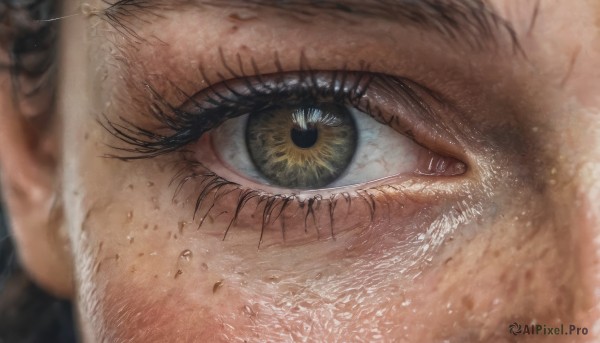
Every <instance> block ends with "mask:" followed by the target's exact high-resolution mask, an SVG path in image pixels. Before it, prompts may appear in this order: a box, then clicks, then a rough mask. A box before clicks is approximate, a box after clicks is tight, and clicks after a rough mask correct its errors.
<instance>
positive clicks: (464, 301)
mask: <svg viewBox="0 0 600 343" xmlns="http://www.w3.org/2000/svg"><path fill="white" fill-rule="evenodd" d="M461 302H462V304H463V305H464V306H465V307H466V308H467V310H472V309H473V306H474V305H475V304H474V303H473V299H472V298H471V297H470V296H468V295H465V296H464V297H462V300H461Z"/></svg>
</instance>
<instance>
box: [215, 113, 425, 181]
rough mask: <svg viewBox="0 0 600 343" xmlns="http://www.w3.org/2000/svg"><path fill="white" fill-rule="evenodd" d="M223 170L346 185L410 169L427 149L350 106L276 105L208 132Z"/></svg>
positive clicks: (265, 177)
mask: <svg viewBox="0 0 600 343" xmlns="http://www.w3.org/2000/svg"><path fill="white" fill-rule="evenodd" d="M211 135H212V140H213V147H214V149H215V151H216V153H217V155H218V156H219V157H220V160H221V161H222V162H223V163H224V164H225V165H226V166H227V169H229V170H231V171H233V172H234V173H237V174H238V175H240V176H242V177H244V178H248V179H250V180H252V181H254V182H256V183H259V184H267V185H272V186H275V187H282V188H288V189H319V188H326V187H327V188H332V187H341V186H348V185H354V184H360V183H366V182H369V181H373V180H377V179H382V178H385V177H388V176H394V175H399V174H406V173H412V172H415V170H417V167H418V165H419V161H420V159H421V158H422V156H426V155H428V153H429V150H427V149H425V148H423V147H421V146H419V145H418V144H416V143H415V142H414V141H413V140H412V139H410V138H408V137H406V136H404V135H402V134H400V133H398V132H397V131H395V130H394V129H392V128H391V127H389V126H388V125H385V124H382V123H379V122H377V121H376V120H375V119H373V118H372V117H371V116H369V115H367V114H366V113H363V112H360V111H358V110H357V109H355V108H353V107H351V106H344V105H341V104H333V103H325V104H312V105H294V106H277V107H274V108H271V109H268V110H266V111H263V112H260V113H252V114H249V115H246V116H242V117H238V118H235V119H231V120H228V121H227V122H225V123H223V124H222V125H221V126H220V127H218V128H217V129H215V130H214V131H213V132H212V133H211Z"/></svg>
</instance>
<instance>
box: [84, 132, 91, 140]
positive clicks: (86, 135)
mask: <svg viewBox="0 0 600 343" xmlns="http://www.w3.org/2000/svg"><path fill="white" fill-rule="evenodd" d="M89 138H90V134H89V133H87V132H86V133H85V134H84V135H83V140H85V141H87V140H88V139H89Z"/></svg>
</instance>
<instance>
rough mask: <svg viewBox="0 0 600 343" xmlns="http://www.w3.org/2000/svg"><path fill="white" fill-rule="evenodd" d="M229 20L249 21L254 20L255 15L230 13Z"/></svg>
mask: <svg viewBox="0 0 600 343" xmlns="http://www.w3.org/2000/svg"><path fill="white" fill-rule="evenodd" d="M229 19H231V20H234V21H249V20H253V19H256V15H255V14H254V13H251V12H241V13H232V14H230V15H229Z"/></svg>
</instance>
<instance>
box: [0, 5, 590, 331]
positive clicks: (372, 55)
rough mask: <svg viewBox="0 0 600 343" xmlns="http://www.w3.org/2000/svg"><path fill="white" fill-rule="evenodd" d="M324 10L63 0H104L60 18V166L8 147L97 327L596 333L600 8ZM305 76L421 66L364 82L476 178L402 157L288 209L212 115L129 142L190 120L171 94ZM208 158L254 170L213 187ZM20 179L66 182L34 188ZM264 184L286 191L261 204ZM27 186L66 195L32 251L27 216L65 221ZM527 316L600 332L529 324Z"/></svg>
mask: <svg viewBox="0 0 600 343" xmlns="http://www.w3.org/2000/svg"><path fill="white" fill-rule="evenodd" d="M392 3H396V4H398V6H400V7H401V4H402V3H403V1H396V2H392ZM449 3H454V2H449ZM467 3H468V2H465V3H464V4H467ZM473 3H476V2H473ZM353 5H354V6H355V7H352V6H353ZM144 6H148V7H144ZM311 6H313V7H311ZM314 6H315V5H314V4H313V5H311V4H310V3H304V2H301V1H299V2H293V4H292V5H291V6H290V7H291V8H292V9H290V7H285V6H281V7H280V6H277V5H273V3H271V5H269V2H264V3H263V2H260V1H257V2H246V3H244V2H238V1H220V2H209V1H173V2H169V3H164V2H163V3H157V4H154V3H152V4H150V3H145V2H142V1H132V2H124V3H122V4H121V7H118V6H117V7H110V8H108V9H107V7H108V4H106V3H104V2H101V1H94V2H89V3H85V4H82V3H80V2H78V1H75V0H72V1H67V2H66V3H64V4H62V7H63V9H62V12H63V14H64V15H68V14H71V13H80V12H83V14H80V15H77V16H74V17H71V18H68V19H66V20H64V21H62V23H61V25H62V26H61V29H60V30H61V31H60V36H61V41H60V42H61V43H60V48H59V51H60V55H59V59H58V70H60V78H59V84H58V93H57V105H56V111H55V112H56V113H55V114H54V115H55V118H56V128H57V129H56V130H52V135H53V138H52V139H51V141H52V142H54V145H53V144H48V145H49V146H50V147H52V148H48V149H47V150H50V151H52V155H54V156H55V159H56V161H57V162H56V165H53V166H52V168H50V169H51V170H52V171H50V172H39V171H38V173H41V174H43V175H42V176H38V175H37V174H32V175H28V174H27V172H28V171H31V170H35V168H32V167H31V166H33V165H37V164H38V163H37V162H30V161H20V162H18V163H17V162H14V161H15V160H16V157H13V156H14V154H17V153H16V152H13V153H11V152H7V151H6V150H7V149H3V150H0V156H1V157H2V158H3V159H2V160H1V162H2V168H3V173H4V174H3V177H4V179H3V185H5V184H6V185H9V186H12V187H7V188H8V189H9V190H8V191H5V192H7V193H8V194H7V195H6V198H7V199H8V205H9V210H10V211H11V213H12V217H11V219H12V221H13V223H12V224H13V225H12V226H13V230H14V231H15V236H16V239H17V242H18V243H19V244H20V248H21V256H22V258H23V260H24V263H25V265H26V267H28V268H29V270H30V272H31V274H32V275H33V276H34V277H35V278H36V279H37V280H38V282H40V283H41V284H43V285H45V286H46V287H47V288H48V289H51V290H53V292H55V293H58V294H62V295H64V296H67V297H70V298H72V299H73V301H74V303H75V306H76V308H77V311H78V316H79V326H80V327H81V330H82V334H81V335H82V339H83V341H85V342H102V341H106V342H162V341H168V340H174V341H177V342H202V341H211V342H220V341H224V342H232V341H233V342H264V341H268V342H270V341H327V342H330V341H331V342H336V341H341V342H348V341H400V342H404V341H405V342H477V341H482V342H512V341H537V340H543V341H550V342H554V341H555V342H563V341H565V342H572V341H581V342H588V341H589V342H592V341H595V340H597V339H598V336H599V335H600V332H598V330H599V329H598V327H597V324H596V322H597V320H598V318H599V317H600V314H599V313H598V299H597V291H596V289H597V287H598V284H599V283H600V280H598V266H597V264H598V262H597V261H598V259H597V257H599V256H600V248H599V247H597V246H596V245H597V244H598V243H597V242H598V240H597V239H596V237H597V236H598V231H599V230H600V225H598V216H599V214H600V210H599V209H598V205H597V204H598V201H599V200H600V191H599V190H600V165H599V163H600V162H599V161H600V148H598V147H600V144H598V143H599V142H598V141H599V140H600V134H599V133H600V132H599V130H600V119H599V118H600V117H599V116H598V115H599V114H600V113H599V111H600V110H599V109H598V108H599V105H600V97H599V96H598V94H599V91H600V84H599V81H598V80H600V75H599V74H600V71H598V68H597V67H596V63H595V62H596V61H598V60H599V59H600V35H599V27H598V23H599V21H600V11H599V10H598V5H595V4H594V1H577V2H566V1H539V2H534V1H522V2H521V1H520V2H511V1H503V0H494V1H489V2H487V3H486V7H485V8H484V9H485V11H484V12H483V13H484V14H479V15H480V16H479V17H476V18H479V19H481V21H483V22H485V21H486V20H487V21H488V22H489V23H491V24H490V25H488V26H486V25H483V26H482V27H478V26H477V24H474V23H478V21H477V20H474V18H471V17H468V16H466V17H461V18H462V19H461V20H471V21H469V23H470V25H471V26H468V25H467V27H468V28H469V29H467V30H463V31H461V30H458V29H457V31H452V30H450V29H448V27H447V26H443V25H441V24H440V25H438V26H437V27H436V26H435V25H431V24H428V23H426V20H425V19H423V20H415V21H410V20H407V19H405V16H402V15H400V14H398V13H395V14H394V15H387V16H386V15H385V14H386V13H391V12H392V9H393V8H395V7H393V6H392V7H385V6H386V5H385V4H382V3H381V2H377V1H373V2H371V1H366V2H362V3H359V4H353V3H352V2H348V3H347V4H346V5H345V6H348V8H355V10H354V11H349V10H340V11H337V10H332V9H331V8H329V9H326V8H315V7H314ZM388 6H389V4H388ZM417 7H418V6H417ZM144 8H146V9H145V10H142V9H144ZM333 8H334V9H335V8H338V7H333ZM343 8H345V7H343ZM488 8H489V9H490V10H489V11H488V10H487V9H488ZM384 9H385V10H384ZM480 9H481V8H480ZM492 9H493V12H492ZM409 12H410V11H409ZM404 13H406V11H405V12H404ZM410 13H413V12H410ZM418 13H420V14H423V13H421V12H418ZM490 13H493V14H490ZM111 15H112V16H111ZM427 15H430V16H431V15H435V12H433V13H430V12H427V13H426V15H425V17H426V18H427ZM115 18H117V19H115ZM438 19H439V18H438ZM481 21H480V22H479V23H481ZM486 27H487V29H488V31H487V33H486V30H485V28H486ZM482 32H483V33H482ZM457 37H458V38H457ZM461 37H462V38H461ZM299 71H308V74H309V75H313V76H315V75H317V74H316V73H312V74H311V73H310V72H311V71H319V72H323V74H318V75H324V76H322V77H323V80H328V78H327V77H328V76H327V75H330V76H329V79H330V80H331V79H334V80H338V79H335V78H333V77H331V72H333V71H349V72H350V71H351V72H357V73H361V72H363V73H364V72H368V73H369V74H376V75H387V76H393V77H397V78H402V80H407V81H406V84H408V85H409V86H407V87H409V88H410V89H411V90H412V91H413V92H414V94H416V96H417V97H418V99H419V101H420V104H421V106H417V105H418V104H415V102H414V101H413V102H410V101H409V100H407V99H408V98H409V97H407V96H406V88H404V86H403V85H404V84H400V83H393V82H392V83H390V82H388V81H386V80H388V78H387V76H382V77H381V78H378V79H375V80H374V81H373V82H371V83H370V86H369V88H368V90H367V91H366V93H365V96H366V97H368V99H369V101H370V102H369V104H371V105H373V106H374V107H376V108H377V109H378V110H379V111H380V112H381V113H384V114H386V115H388V116H395V117H399V118H400V119H398V120H399V122H401V124H397V126H396V127H393V124H391V125H390V126H392V128H394V129H396V130H398V131H402V132H406V131H407V129H409V130H410V131H411V133H412V137H411V138H412V139H414V141H416V142H418V144H419V145H420V146H421V147H422V148H423V149H427V150H428V151H431V152H432V154H435V155H436V156H445V157H451V158H452V159H453V160H454V161H460V162H462V163H463V164H464V166H465V168H464V169H460V168H459V169H460V170H461V171H463V172H460V173H456V175H454V174H452V173H450V174H444V175H442V174H440V175H413V174H403V175H395V174H394V170H389V171H388V170H387V169H386V168H385V163H382V166H383V167H382V169H384V170H385V171H386V172H387V173H384V174H385V175H386V176H388V177H387V178H383V179H381V180H373V181H372V182H370V183H368V184H367V185H365V184H359V185H344V186H341V188H339V189H334V190H331V189H325V190H314V191H295V192H294V193H295V194H297V195H298V198H295V199H293V200H290V202H289V203H285V202H284V201H283V200H282V199H283V198H281V197H280V198H277V199H275V200H273V198H271V197H269V196H273V195H274V194H278V195H286V194H287V195H289V194H290V193H291V191H289V190H286V189H282V188H281V187H279V188H278V187H273V186H266V185H262V184H261V182H260V180H248V179H246V178H245V177H244V175H243V173H241V172H239V171H237V170H231V167H228V166H225V165H224V164H223V163H222V160H221V159H220V158H219V156H218V150H219V149H221V148H222V147H221V146H219V145H215V144H213V145H211V138H210V133H208V134H207V135H203V136H202V137H201V138H199V139H198V140H192V141H191V142H190V143H189V144H186V145H185V146H182V147H181V148H179V149H176V150H175V151H170V152H168V153H164V154H160V155H159V156H156V157H152V158H150V157H147V156H146V157H147V158H141V159H128V158H127V157H135V156H139V155H136V153H138V154H139V153H140V150H139V149H138V150H135V149H136V148H139V147H140V145H131V144H129V145H128V143H127V141H126V140H123V138H124V137H125V138H127V137H131V132H132V131H126V130H127V129H129V130H133V132H138V133H137V136H134V137H137V138H140V137H141V138H144V137H145V138H144V139H146V140H147V141H150V142H155V141H153V140H152V139H151V138H152V137H153V136H151V135H150V136H149V135H146V136H144V135H140V134H139V131H135V127H136V126H137V127H141V128H144V129H147V130H150V131H151V132H152V133H154V134H161V135H168V134H170V132H168V131H165V130H164V128H161V127H160V124H161V123H160V122H157V120H156V117H152V109H153V104H155V103H156V102H157V101H158V105H160V106H162V109H163V110H165V111H166V108H168V107H169V106H167V104H169V105H173V106H175V107H176V108H178V109H179V108H181V105H182V104H184V103H185V104H188V105H189V104H191V105H192V107H194V106H193V105H197V103H198V102H199V101H200V100H196V101H190V99H202V96H203V94H206V93H202V91H203V90H204V91H205V92H206V90H207V89H210V88H211V87H214V88H215V89H221V90H222V91H221V92H222V93H226V92H227V91H231V90H228V89H227V86H229V85H232V87H234V86H235V82H234V81H235V80H240V79H242V80H243V79H244V76H257V75H258V76H257V78H256V79H254V81H256V82H258V81H264V80H269V79H270V78H271V79H273V80H276V79H277V75H288V76H290V75H291V76H293V75H294V73H298V72H299ZM348 75H350V74H348ZM315 77H316V76H315ZM349 77H350V76H349ZM259 79H260V80H259ZM307 79H310V77H308V78H307ZM3 80H4V79H3ZM226 80H233V81H232V83H231V84H229V83H227V82H225V83H224V82H223V81H226ZM4 81H5V80H4ZM7 84H8V83H7ZM243 85H244V82H238V87H242V86H243ZM3 87H8V86H7V85H4V84H3ZM219 87H221V88H219ZM223 89H224V90H223ZM235 89H237V88H234V90H235ZM217 93H218V92H217ZM222 93H218V94H222ZM403 96H404V98H403ZM215 99H218V96H216V97H215ZM2 101H3V102H2V103H0V105H2V106H3V107H4V108H8V107H10V106H11V105H10V104H11V102H10V101H9V100H7V99H4V98H3V99H2ZM417 103H419V102H418V101H417ZM423 104H425V106H424V107H425V109H424V108H423ZM237 106H239V105H237ZM195 107H198V106H195ZM170 113H171V115H173V113H175V114H176V112H175V111H172V112H170ZM179 113H180V112H179ZM5 120H6V119H5ZM119 129H120V130H121V132H126V133H127V132H129V134H130V135H129V136H127V135H123V134H119V131H117V130H119ZM124 130H125V131H124ZM161 130H162V131H161ZM7 132H8V131H7ZM215 132H217V133H215V134H218V132H219V131H218V130H217V131H215ZM2 134H4V132H2ZM398 134H400V133H398ZM5 137H9V133H6V136H5ZM149 137H150V138H149ZM154 137H156V136H154ZM0 139H1V138H0ZM231 139H232V140H233V139H236V138H235V137H232V138H231ZM238 139H240V140H241V139H243V138H242V137H238ZM5 140H6V142H3V141H0V142H2V143H5V144H7V145H11V144H12V145H14V146H15V149H17V147H18V143H15V142H14V141H11V140H10V139H9V138H5ZM213 142H214V140H213ZM381 144H382V147H380V148H379V149H374V151H373V154H375V153H379V154H381V157H380V160H382V161H385V160H386V159H391V158H392V157H393V154H394V153H395V151H396V148H395V147H393V146H386V145H385V141H383V142H382V143H381ZM415 144H417V143H415ZM146 146H147V145H146ZM111 147H112V148H111ZM114 147H116V148H117V149H115V148H114ZM383 147H385V148H383ZM118 148H121V149H126V150H119V149H118ZM127 149H129V150H127ZM132 149H133V150H132ZM215 150H216V151H217V152H216V153H215ZM15 151H18V150H15ZM155 151H156V150H155ZM22 155H23V156H25V157H27V156H29V155H30V153H29V152H27V151H25V152H22ZM427 156H431V155H427ZM25 157H22V158H23V159H26V158H25ZM115 157H121V158H115ZM11 158H12V159H11ZM32 159H33V158H32ZM419 161H420V162H419V163H421V162H423V161H421V160H419ZM9 162H14V163H12V164H11V163H9ZM195 162H200V163H202V164H203V165H202V166H200V165H198V163H195ZM425 162H427V160H425ZM27 166H29V167H27ZM207 169H208V170H210V171H212V172H214V173H217V174H218V176H219V177H221V178H223V179H225V180H228V181H231V182H234V183H236V185H225V186H223V187H217V188H213V189H212V190H211V189H208V190H207V188H206V184H207V182H208V181H207V180H209V179H207V177H206V176H205V175H204V174H203V173H205V172H206V170H207ZM14 170H22V171H23V173H17V172H15V171H14ZM358 172H359V173H360V169H358ZM32 173H33V172H32ZM13 175H14V176H13ZM17 175H18V176H17ZM23 175H24V176H23ZM49 175H50V176H49ZM202 175H204V176H202ZM19 177H22V178H24V179H25V180H26V181H27V180H29V179H38V180H42V179H43V180H46V179H51V181H39V184H40V186H39V187H37V189H38V191H37V193H35V194H34V195H31V194H33V192H32V191H22V192H24V195H23V198H27V199H34V200H22V198H19V197H16V196H14V194H17V192H16V191H14V190H19V189H28V187H27V186H23V184H27V182H26V181H19ZM367 180H371V179H370V178H367ZM48 184H52V186H48ZM19 185H21V186H19ZM178 185H181V187H180V188H178ZM248 188H251V189H262V190H265V193H258V194H257V195H256V194H254V193H252V194H254V195H256V196H253V197H249V198H248V200H247V202H244V203H243V206H241V207H240V206H238V205H239V204H240V202H239V199H240V198H241V197H243V195H244V194H245V193H244V189H248ZM11 189H12V190H11ZM342 190H343V191H342ZM203 191H206V192H208V193H207V194H208V195H207V196H206V197H205V199H206V200H205V201H202V202H200V203H199V205H198V208H196V204H197V199H198V197H199V194H201V193H202V192H203ZM11 192H12V193H11ZM344 192H346V193H347V197H345V196H344ZM267 193H268V194H269V196H266V195H265V194H267ZM336 194H337V196H334V195H336ZM261 195H265V196H264V197H261ZM315 195H320V197H317V198H315ZM332 196H333V197H332ZM51 198H52V199H54V201H53V202H52V204H54V205H52V206H49V205H47V204H49V203H50V202H49V201H46V200H48V199H51ZM347 198H350V199H351V200H348V199H347ZM35 199H38V200H35ZM310 199H313V200H312V202H311V200H310ZM27 201H32V202H35V201H38V202H39V203H40V204H44V205H45V206H46V207H48V208H50V207H52V208H54V211H52V213H54V214H55V217H52V218H54V219H55V220H54V221H51V224H53V225H54V226H53V228H52V229H51V232H52V239H49V240H48V241H50V242H52V243H49V244H51V245H50V247H51V248H48V251H52V254H53V255H52V256H55V257H54V258H44V256H47V255H44V254H42V253H39V254H36V253H35V252H33V251H42V252H43V251H45V250H43V249H33V248H32V247H33V246H35V245H36V244H42V243H38V242H37V240H36V239H34V238H35V237H32V236H31V235H32V234H30V233H28V232H30V231H31V229H30V227H32V226H35V224H36V223H38V222H45V221H44V220H43V219H39V220H38V219H35V218H34V219H28V216H27V213H28V211H27V210H26V208H27V206H25V204H29V203H28V202H27ZM301 201H304V202H303V203H302V202H301ZM269 204H270V205H269ZM40 206H41V205H40ZM269 206H271V207H272V208H271V210H272V211H269V210H268V209H269V208H270V207H269ZM236 207H240V210H239V213H237V212H238V211H237V210H236ZM273 208H274V209H273ZM44 213H48V212H44ZM234 218H235V219H236V221H235V222H234V224H233V225H230V224H231V223H232V220H233V219H234ZM36 220H38V221H36ZM200 224H201V225H200ZM225 232H227V234H226V235H225V234H224V233H225ZM42 234H46V235H47V234H48V233H47V232H44V233H42ZM55 236H56V237H55ZM38 239H39V236H38ZM44 244H46V243H44ZM30 251H31V252H30ZM48 254H50V253H48ZM513 322H517V323H521V324H523V325H524V324H531V323H541V324H544V325H547V326H553V327H555V326H559V327H560V325H561V324H563V325H565V326H568V325H570V324H574V325H577V326H579V327H586V328H587V329H588V330H589V333H588V334H587V335H579V336H573V335H571V336H568V335H564V336H513V335H512V334H510V333H509V330H508V326H509V325H510V324H511V323H513Z"/></svg>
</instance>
